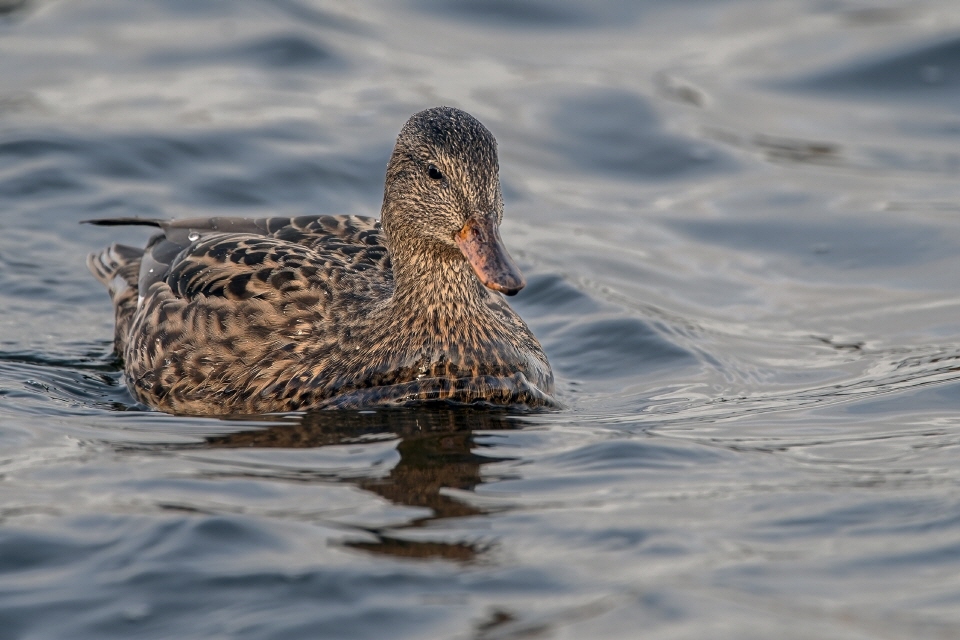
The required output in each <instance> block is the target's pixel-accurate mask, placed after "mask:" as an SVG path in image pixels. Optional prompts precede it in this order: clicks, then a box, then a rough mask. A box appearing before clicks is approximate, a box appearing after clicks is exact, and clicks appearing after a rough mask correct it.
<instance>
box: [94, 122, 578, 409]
mask: <svg viewBox="0 0 960 640" xmlns="http://www.w3.org/2000/svg"><path fill="white" fill-rule="evenodd" d="M502 219H503V195H502V190H501V187H500V175H499V161H498V156H497V142H496V139H495V138H494V136H493V134H491V133H490V131H489V130H488V129H487V128H486V127H485V126H484V125H482V124H481V123H480V122H479V121H478V120H477V119H476V118H474V117H473V116H471V115H470V114H468V113H466V112H464V111H461V110H459V109H456V108H452V107H435V108H431V109H426V110H423V111H420V112H418V113H415V114H414V115H412V116H411V117H410V118H409V120H407V122H406V124H404V125H403V127H402V128H401V130H400V134H399V136H398V137H397V141H396V145H395V146H394V148H393V152H392V154H391V155H390V158H389V161H388V164H387V170H386V178H385V183H384V196H383V205H382V207H381V210H380V218H379V219H376V218H373V217H366V216H356V215H307V216H299V217H263V218H238V217H212V218H196V219H179V220H163V219H154V218H135V217H134V218H130V217H127V218H107V219H95V220H85V221H84V222H87V223H91V224H95V225H100V226H112V225H146V226H150V227H154V228H156V229H159V231H158V232H157V231H155V232H154V235H153V236H152V237H151V238H150V239H149V241H148V242H147V243H146V245H145V246H144V247H143V248H138V247H132V246H129V245H123V244H116V243H114V244H112V245H110V246H109V247H107V248H105V249H103V250H101V251H98V252H94V253H91V254H90V255H89V256H88V259H87V266H88V268H89V269H90V271H91V272H92V274H93V275H94V276H95V277H96V278H97V279H98V280H99V281H100V282H101V283H102V284H103V285H105V286H106V288H107V291H108V292H109V295H110V298H111V300H112V303H113V309H114V317H115V330H114V350H115V352H116V355H117V356H118V359H119V361H120V362H121V363H122V369H123V378H124V380H125V383H126V385H127V387H128V388H129V390H130V392H131V394H132V395H133V397H134V398H135V399H136V400H137V401H138V402H140V403H142V404H144V405H147V406H148V407H152V408H154V409H158V410H160V411H164V412H167V413H171V414H177V415H198V416H233V415H256V414H266V413H280V412H291V411H304V410H313V409H364V408H371V407H380V406H407V405H412V404H424V403H426V404H430V403H443V404H453V405H459V404H465V405H486V406H492V407H526V408H533V409H537V408H551V407H558V406H560V405H559V403H558V402H557V400H556V399H555V398H554V395H553V394H554V376H553V371H552V369H551V367H550V363H549V361H548V359H547V356H546V354H545V353H544V350H543V348H542V346H541V344H540V343H539V342H538V341H537V339H536V337H535V336H534V334H533V332H532V331H531V330H530V328H529V327H528V326H527V325H526V323H524V321H523V320H522V319H521V318H520V317H519V316H518V315H517V314H516V312H514V311H513V309H511V307H510V306H509V305H508V304H507V302H506V300H505V298H504V296H512V295H514V294H516V293H517V292H518V291H520V290H521V289H522V288H523V287H524V286H525V279H524V277H523V274H522V273H521V271H520V269H519V268H518V267H517V265H516V263H515V262H514V261H513V259H512V258H511V257H510V254H509V253H508V252H507V249H506V248H505V246H504V244H503V241H502V239H501V237H500V230H499V229H500V224H501V222H502Z"/></svg>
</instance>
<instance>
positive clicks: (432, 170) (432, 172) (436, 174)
mask: <svg viewBox="0 0 960 640" xmlns="http://www.w3.org/2000/svg"><path fill="white" fill-rule="evenodd" d="M427 175H428V176H430V179H431V180H443V174H442V173H440V169H437V168H436V167H435V166H434V165H430V166H429V167H427Z"/></svg>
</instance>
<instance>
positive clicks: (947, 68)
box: [772, 36, 960, 104]
mask: <svg viewBox="0 0 960 640" xmlns="http://www.w3.org/2000/svg"><path fill="white" fill-rule="evenodd" d="M772 84H773V87H774V88H782V89H787V90H795V91H805V92H815V93H821V94H826V95H837V96H844V97H850V98H855V99H875V98H883V99H887V100H896V101H926V100H934V99H936V100H944V99H951V98H956V95H957V93H958V92H960V36H953V37H951V38H948V39H945V40H943V41H940V42H937V43H933V44H930V43H928V42H923V43H920V44H919V45H917V46H914V47H911V48H906V49H901V50H898V51H894V52H889V51H887V52H878V53H877V54H875V55H873V56H869V57H865V58H861V59H859V60H855V61H852V62H850V63H848V64H846V65H842V66H840V65H838V66H837V67H832V68H828V69H824V70H822V71H819V72H814V73H813V74H811V75H809V76H805V77H801V78H796V79H793V80H788V81H784V82H775V83H772ZM954 104H955V103H954Z"/></svg>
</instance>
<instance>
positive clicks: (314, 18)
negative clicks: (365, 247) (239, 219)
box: [0, 0, 960, 640]
mask: <svg viewBox="0 0 960 640" xmlns="http://www.w3.org/2000/svg"><path fill="white" fill-rule="evenodd" d="M954 5H955V3H954V2H953V1H952V0H929V1H928V2H924V3H908V2H900V3H897V2H893V1H890V2H883V3H879V4H878V3H866V2H858V1H854V0H836V1H827V2H815V3H812V2H803V1H800V0H796V1H791V0H778V1H776V2H769V1H767V0H763V1H760V0H726V1H721V2H709V3H708V2H694V1H692V0H691V1H686V2H666V1H663V2H656V1H653V0H651V1H648V2H642V3H638V2H627V1H625V0H621V1H619V2H618V1H616V0H610V1H608V2H591V3H585V2H584V3H581V2H573V1H564V2H545V1H543V2H542V1H539V0H520V1H517V2H509V3H508V2H499V1H497V0H471V1H470V2H446V1H442V0H409V1H407V2H403V3H390V4H389V6H385V5H384V4H383V3H373V2H352V3H341V2H333V1H331V2H320V1H319V0H317V1H315V2H309V1H307V0H274V1H272V2H269V1H261V2H254V1H253V0H243V1H237V2H230V3H194V2H189V1H187V0H154V1H150V2H136V3H128V2H115V1H112V0H100V1H98V2H70V3H67V2H54V1H52V0H50V1H45V0H35V1H33V2H21V1H14V2H2V1H0V11H3V14H2V17H0V211H2V214H0V309H2V312H0V452H2V454H0V637H3V638H30V639H40V638H64V637H70V638H78V639H82V638H97V639H101V638H129V637H137V638H169V637H198V638H200V637H202V638H218V637H222V638H228V637H229V638H257V639H259V638H281V637H282V638H320V637H329V638H384V637H390V638H475V639H479V640H488V639H494V638H497V639H500V638H541V637H542V638H584V637H603V638H636V637H644V638H671V639H673V638H691V639H693V638H706V637H709V638H731V639H744V638H746V639H750V638H771V637H777V638H843V639H862V638H955V637H958V636H960V578H958V576H960V497H958V496H960V493H958V490H957V489H958V482H960V471H958V469H960V466H958V465H957V462H956V460H957V455H958V453H960V448H958V445H960V419H958V415H960V280H958V279H957V277H956V274H957V273H958V268H960V220H958V214H960V180H958V177H960V145H958V142H960V108H958V104H960V102H958V98H960V12H958V11H957V9H956V7H955V6H954ZM438 104H450V105H453V106H458V107H461V108H464V109H466V110H467V111H469V112H471V113H472V114H473V115H475V116H476V117H477V118H479V119H480V120H481V121H482V122H483V123H484V124H486V125H487V126H488V127H489V128H490V129H491V130H492V131H493V133H494V134H495V135H496V136H497V138H498V140H499V143H500V153H501V168H502V180H503V185H504V191H505V194H504V195H505V199H506V221H505V223H504V228H503V236H504V238H505V240H506V243H507V244H508V246H509V247H510V250H511V252H512V253H513V255H514V256H515V257H516V258H517V260H518V262H520V264H521V266H522V267H523V269H524V271H525V273H526V275H527V276H528V281H529V286H528V288H527V289H526V290H524V291H523V292H521V294H520V295H518V296H517V297H516V298H514V299H511V303H512V304H514V306H515V308H516V309H517V310H518V311H519V312H520V314H521V315H522V316H523V317H524V318H525V319H526V320H527V321H528V323H529V324H530V325H531V327H532V328H533V330H534V331H535V332H536V334H537V335H538V336H539V337H540V339H541V341H542V342H543V344H544V347H545V349H546V351H547V353H548V355H549V356H550V358H551V361H552V362H553V364H554V368H555V371H556V374H557V376H558V387H559V396H560V398H561V399H562V401H563V402H564V403H565V404H566V405H567V407H568V408H567V409H565V410H563V411H559V412H555V413H546V414H532V415H530V414H527V415H524V414H515V413H510V412H482V411H443V410H426V409H424V410H408V411H378V412H373V413H367V412H353V413H327V414H318V415H307V416H281V417H273V418H263V419H258V420H249V421H238V420H231V421H221V420H212V419H197V418H177V417H171V416H167V415H163V414H159V413H156V412H150V411H144V410H143V408H142V407H139V406H137V405H136V404H135V403H134V402H133V400H132V398H131V397H130V395H129V394H128V393H127V392H126V390H125V389H124V388H123V386H122V382H121V378H120V374H119V372H118V371H117V370H116V368H115V365H114V361H113V359H112V357H111V355H110V339H111V336H112V317H111V313H110V309H109V306H108V300H107V296H106V294H105V292H104V291H102V290H101V289H100V287H99V285H98V284H97V283H96V282H95V281H94V280H93V278H92V277H90V276H89V274H87V273H86V270H85V269H84V266H83V261H84V257H85V256H86V254H87V253H88V252H90V251H92V250H95V249H98V248H100V247H101V246H103V245H104V244H105V243H107V242H108V241H111V240H119V241H124V242H128V243H137V242H143V241H144V240H145V237H146V233H145V232H144V231H143V230H137V229H109V230H104V229H98V228H91V227H88V226H80V225H78V224H77V223H78V221H80V220H82V219H86V218H91V217H105V216H112V215H117V216H121V215H142V216H174V217H186V216H207V215H250V216H262V215H268V214H278V215H299V214H306V213H353V214H371V213H375V212H376V211H377V209H378V207H379V203H380V198H381V195H382V180H383V170H384V167H385V164H386V159H387V156H388V153H389V151H390V149H391V147H392V144H393V140H394V137H395V136H396V133H397V131H398V129H399V127H400V125H401V124H402V123H403V122H404V121H405V120H406V118H407V117H408V116H409V115H410V114H411V113H413V112H415V111H417V110H419V109H421V108H424V107H428V106H435V105H438Z"/></svg>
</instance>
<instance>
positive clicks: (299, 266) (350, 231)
mask: <svg viewBox="0 0 960 640" xmlns="http://www.w3.org/2000/svg"><path fill="white" fill-rule="evenodd" d="M86 222H89V223H91V224H98V225H107V226H115V225H147V226H154V227H159V228H160V229H161V233H158V234H156V235H155V236H154V237H153V238H151V240H150V241H149V243H148V244H147V246H146V248H145V249H144V250H143V254H142V257H141V259H140V265H139V271H138V274H137V281H136V287H135V289H136V290H137V291H138V292H139V294H140V295H141V296H143V295H146V294H147V292H148V291H149V290H150V288H151V287H152V286H153V285H154V284H156V283H158V282H165V283H166V284H167V285H168V286H169V287H170V289H171V290H172V292H173V293H174V295H176V296H177V297H179V298H181V299H186V300H189V299H192V298H194V297H197V296H199V295H203V296H207V297H210V296H220V297H224V298H228V299H233V300H246V299H250V298H257V299H261V300H267V301H271V302H279V301H280V300H281V299H283V298H285V297H287V296H289V295H290V294H291V293H293V292H295V291H298V290H301V291H302V290H305V289H317V288H319V289H323V290H326V292H327V294H328V295H329V294H330V293H331V291H330V289H331V288H343V287H338V285H339V284H340V282H341V278H342V277H343V276H344V275H345V274H346V273H348V272H349V273H350V275H351V278H350V280H351V285H350V286H352V287H354V288H358V289H359V291H358V293H360V292H363V289H364V288H365V287H364V283H366V284H367V286H368V287H369V286H372V287H375V288H378V289H379V288H381V287H382V286H383V285H389V284H390V282H388V281H389V280H391V279H392V273H393V271H392V269H391V265H390V258H389V255H388V253H387V250H386V248H385V247H384V246H383V242H382V236H381V233H380V223H379V222H378V221H377V220H376V219H374V218H367V217H361V216H301V217H296V218H285V217H271V218H230V217H216V218H196V219H187V220H169V221H168V220H154V219H143V218H111V219H104V220H89V221H86ZM125 275H127V277H129V274H125ZM128 283H129V284H130V285H133V284H134V283H132V282H128Z"/></svg>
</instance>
